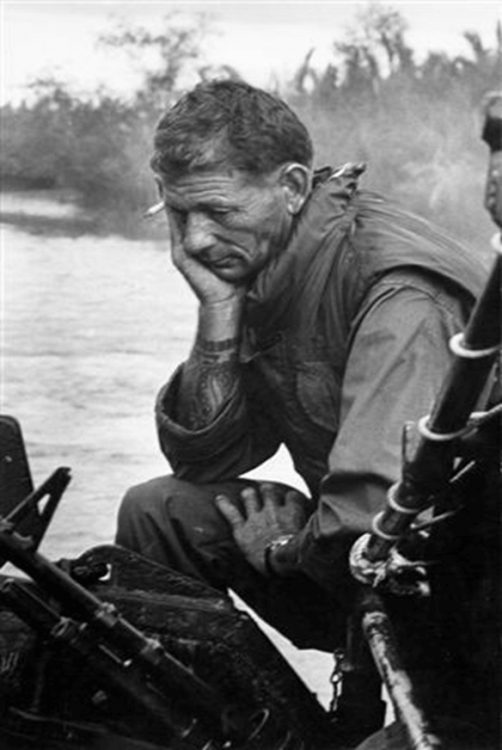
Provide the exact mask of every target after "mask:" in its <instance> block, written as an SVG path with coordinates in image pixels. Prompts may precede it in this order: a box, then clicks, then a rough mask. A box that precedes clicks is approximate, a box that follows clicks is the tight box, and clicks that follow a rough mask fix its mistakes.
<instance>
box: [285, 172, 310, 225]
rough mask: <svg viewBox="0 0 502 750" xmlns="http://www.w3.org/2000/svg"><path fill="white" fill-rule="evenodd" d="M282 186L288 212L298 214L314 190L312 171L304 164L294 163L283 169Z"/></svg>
mask: <svg viewBox="0 0 502 750" xmlns="http://www.w3.org/2000/svg"><path fill="white" fill-rule="evenodd" d="M279 179H280V184H281V186H282V189H283V191H284V196H285V199H286V208H287V210H288V212H289V213H290V214H291V215H292V216H295V215H296V214H298V213H299V212H300V211H301V209H302V208H303V205H304V203H305V201H306V200H307V198H308V196H309V194H310V191H311V190H312V170H311V169H309V168H308V167H306V166H305V165H304V164H299V163H297V162H292V163H290V164H285V165H284V166H282V167H281V171H280V175H279Z"/></svg>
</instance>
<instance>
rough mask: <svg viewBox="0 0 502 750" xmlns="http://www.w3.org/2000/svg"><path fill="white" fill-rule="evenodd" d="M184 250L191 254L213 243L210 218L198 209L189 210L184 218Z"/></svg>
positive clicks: (201, 250) (205, 248) (199, 251)
mask: <svg viewBox="0 0 502 750" xmlns="http://www.w3.org/2000/svg"><path fill="white" fill-rule="evenodd" d="M183 239H184V245H185V251H186V252H187V253H189V254H191V255H197V254H198V253H201V252H203V251H204V250H207V249H208V248H210V247H212V245H214V235H213V227H212V222H211V220H210V219H209V218H208V217H207V216H204V214H202V213H199V212H198V211H190V212H189V214H188V215H187V218H186V224H185V234H184V238H183Z"/></svg>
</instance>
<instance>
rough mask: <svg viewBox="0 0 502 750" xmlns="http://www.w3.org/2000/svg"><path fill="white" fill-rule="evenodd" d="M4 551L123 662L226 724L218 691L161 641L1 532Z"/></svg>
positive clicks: (10, 534) (12, 534) (13, 536)
mask: <svg viewBox="0 0 502 750" xmlns="http://www.w3.org/2000/svg"><path fill="white" fill-rule="evenodd" d="M0 553H1V554H2V555H3V556H4V557H5V558H7V559H8V560H9V561H10V562H11V563H13V564H14V565H15V566H17V567H18V568H19V569H20V570H23V571H24V572H25V573H26V574H27V575H29V576H30V577H31V578H33V580H34V581H36V582H37V583H38V584H39V585H40V586H42V588H44V589H45V590H46V591H47V592H48V593H49V594H51V595H52V596H54V597H56V598H57V599H58V600H59V601H61V602H63V603H64V605H65V607H66V608H67V610H68V611H69V614H70V616H74V617H76V618H77V619H79V620H83V621H84V622H86V623H87V625H88V627H89V628H90V630H91V631H92V632H94V633H95V634H96V635H97V636H98V637H101V638H102V639H103V640H104V641H105V643H106V644H107V645H110V646H111V647H112V649H113V650H115V651H117V650H118V651H119V652H120V654H121V656H122V657H123V658H127V657H129V658H132V659H133V660H134V661H135V662H136V663H137V664H138V665H140V666H141V667H143V668H144V669H146V671H147V673H149V675H150V677H151V679H152V682H153V683H154V684H157V687H158V688H159V689H160V690H161V691H162V690H164V691H167V692H168V693H170V694H172V693H173V692H174V691H176V694H177V695H179V696H180V699H182V700H184V701H185V703H187V704H190V705H192V706H193V707H196V708H198V709H200V710H202V712H203V714H204V715H205V716H206V717H208V718H211V719H212V720H213V721H215V722H216V723H217V725H219V724H220V723H221V718H222V713H223V712H224V711H225V709H226V708H228V707H227V706H226V702H225V701H223V700H222V699H221V698H220V697H219V696H218V695H217V693H216V691H215V690H214V689H213V688H211V687H210V686H209V685H207V683H205V682H203V681H202V680H201V679H199V678H198V677H197V676H196V675H194V674H193V673H192V672H191V671H190V670H189V669H188V668H187V667H185V665H184V664H182V663H181V662H179V661H178V660H177V659H175V658H174V657H173V656H172V655H171V654H169V653H167V652H166V651H165V650H164V648H163V647H162V645H161V644H160V642H159V641H156V640H155V639H152V638H147V637H146V636H145V635H144V634H143V633H142V632H141V631H140V630H137V629H136V628H135V627H134V626H133V625H132V624H131V623H129V622H128V621H127V620H125V619H124V618H123V617H121V616H120V614H119V613H118V612H117V611H116V609H115V607H113V605H110V604H108V603H106V602H103V601H101V600H100V599H99V598H98V597H96V596H94V594H92V593H91V592H90V591H88V590H87V589H85V588H84V587H83V586H81V585H80V584H79V583H77V582H76V581H74V580H73V579H72V578H70V577H69V576H68V575H67V573H65V572H64V571H63V570H61V569H60V568H58V567H57V565H55V564H54V563H52V562H50V561H49V560H47V559H46V558H45V557H43V555H41V554H40V553H39V552H36V551H33V550H29V549H26V545H25V544H24V542H23V540H22V539H21V538H19V537H18V535H17V534H16V533H15V532H8V531H0Z"/></svg>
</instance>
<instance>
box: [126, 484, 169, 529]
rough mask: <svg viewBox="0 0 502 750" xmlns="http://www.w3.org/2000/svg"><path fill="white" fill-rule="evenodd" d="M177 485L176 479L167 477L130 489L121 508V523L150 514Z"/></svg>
mask: <svg viewBox="0 0 502 750" xmlns="http://www.w3.org/2000/svg"><path fill="white" fill-rule="evenodd" d="M176 483H177V480H176V479H175V478H174V477H171V476H165V477H157V478H156V479H150V480H149V481H148V482H143V483H142V484H137V485H135V486H134V487H130V488H129V489H128V490H127V492H126V493H125V495H124V497H123V499H122V502H121V504H120V507H119V523H120V521H121V520H123V519H124V518H130V517H134V516H138V515H143V514H145V513H148V511H149V510H151V509H152V507H155V506H157V505H158V504H159V503H162V502H164V501H165V499H166V497H168V496H169V493H170V491H171V490H172V489H174V486H175V485H176Z"/></svg>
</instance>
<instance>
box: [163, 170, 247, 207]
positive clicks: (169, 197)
mask: <svg viewBox="0 0 502 750" xmlns="http://www.w3.org/2000/svg"><path fill="white" fill-rule="evenodd" d="M160 182H161V191H162V195H163V198H164V201H165V202H166V203H167V204H168V205H171V206H173V207H179V208H185V209H187V208H190V207H195V206H198V205H203V204H212V205H229V204H232V205H233V204H235V205H237V204H239V203H241V202H242V201H246V199H247V198H249V195H250V193H251V191H253V192H254V191H255V190H256V188H260V185H261V183H260V182H257V180H256V176H254V175H249V174H248V173H247V172H244V171H242V170H238V169H233V168H231V167H230V166H228V167H227V168H224V167H215V168H206V169H197V170H190V171H186V172H182V173H179V174H178V175H176V176H174V175H173V176H169V175H162V176H161V177H160Z"/></svg>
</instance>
